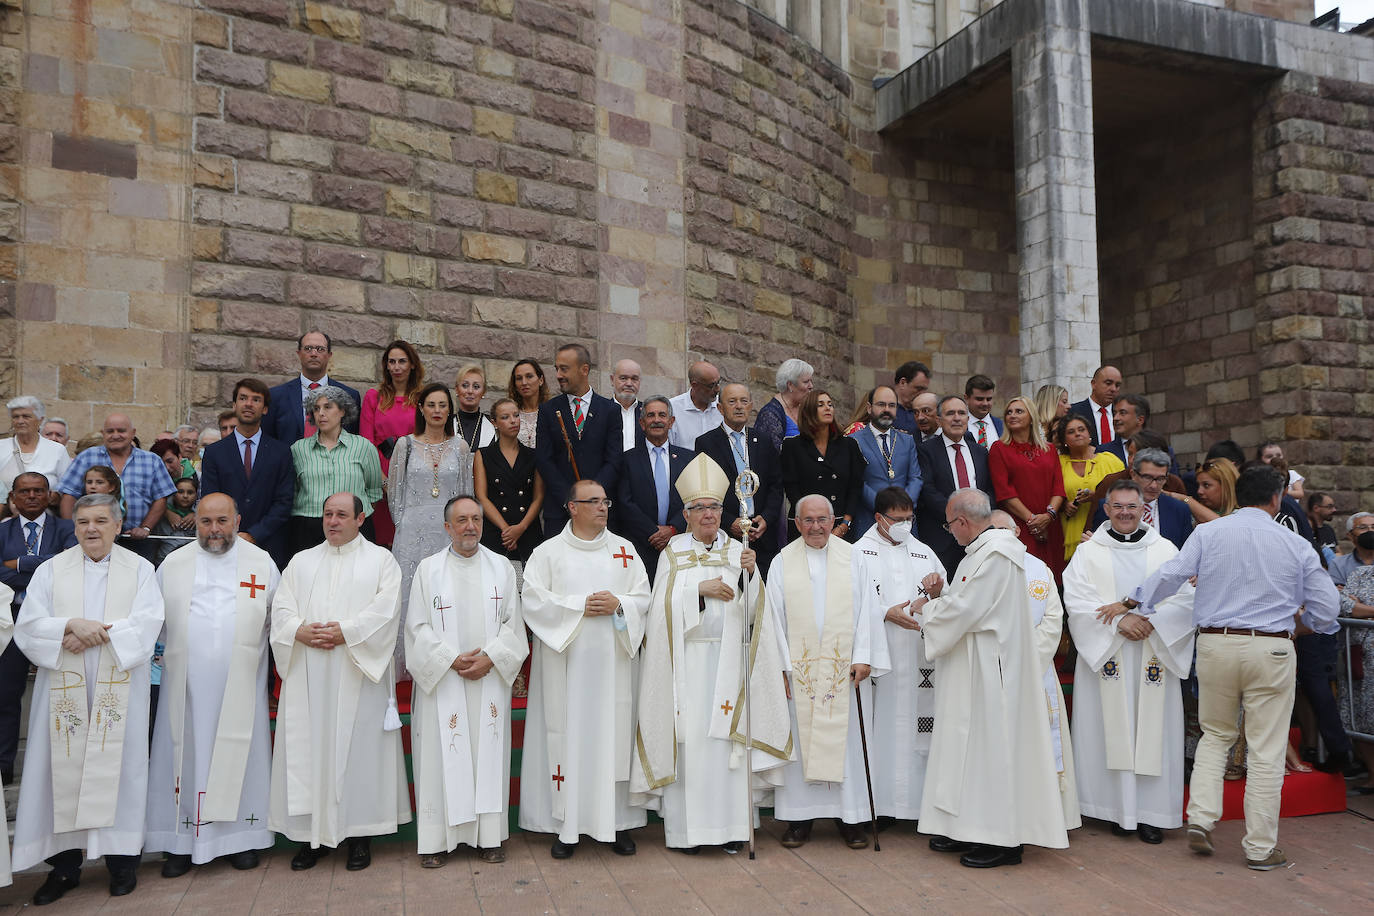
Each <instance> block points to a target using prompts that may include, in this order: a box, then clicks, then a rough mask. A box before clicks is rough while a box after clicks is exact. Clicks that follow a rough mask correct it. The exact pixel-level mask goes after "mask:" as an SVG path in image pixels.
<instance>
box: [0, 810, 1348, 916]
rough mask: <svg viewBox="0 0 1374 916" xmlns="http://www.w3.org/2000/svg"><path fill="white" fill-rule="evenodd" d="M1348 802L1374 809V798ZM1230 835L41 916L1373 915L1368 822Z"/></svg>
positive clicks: (404, 874)
mask: <svg viewBox="0 0 1374 916" xmlns="http://www.w3.org/2000/svg"><path fill="white" fill-rule="evenodd" d="M1352 805H1353V806H1355V807H1358V808H1360V809H1362V810H1364V811H1365V812H1366V814H1370V815H1374V799H1359V800H1353V801H1352ZM1241 832H1242V828H1241V825H1240V824H1239V823H1236V822H1226V823H1223V824H1222V825H1220V827H1219V828H1218V830H1217V832H1216V839H1217V841H1218V854H1217V855H1216V856H1214V857H1212V858H1210V859H1205V858H1200V857H1197V856H1194V855H1192V854H1191V853H1189V852H1188V851H1187V847H1186V845H1185V842H1184V840H1183V836H1182V831H1178V830H1176V831H1169V832H1168V833H1167V835H1166V840H1165V843H1164V845H1163V846H1159V847H1155V846H1146V845H1145V844H1143V843H1141V842H1139V841H1138V840H1136V839H1134V838H1119V837H1114V836H1112V835H1111V833H1110V832H1109V831H1108V830H1107V828H1106V825H1104V824H1102V823H1100V822H1097V821H1090V822H1088V825H1087V826H1085V827H1083V828H1082V829H1080V830H1077V831H1074V832H1073V833H1072V834H1071V835H1070V841H1071V843H1072V845H1071V847H1070V848H1069V849H1067V850H1060V851H1050V850H1041V849H1032V850H1029V851H1028V852H1027V855H1026V859H1025V862H1024V864H1022V865H1020V866H1016V867H1011V868H1000V869H995V870H992V871H981V872H980V871H973V870H971V869H967V868H963V867H961V866H960V865H959V864H958V861H957V859H956V858H955V857H953V856H944V855H937V854H936V853H932V852H930V851H929V850H928V849H927V848H926V845H925V839H924V838H921V839H917V838H916V837H915V836H914V835H913V834H912V832H911V828H910V825H909V824H898V825H897V826H895V827H893V828H892V829H891V830H888V831H885V832H884V833H883V834H882V837H881V839H882V846H883V848H882V851H881V852H874V851H873V850H872V849H868V850H862V851H852V850H849V849H847V848H845V847H844V846H843V845H842V844H841V843H840V842H839V839H838V837H837V835H836V833H835V831H834V828H833V827H832V826H830V825H828V824H817V829H816V832H815V835H814V838H813V839H812V841H811V843H809V844H808V845H807V846H805V847H803V848H801V849H799V850H795V851H794V850H786V849H783V848H782V847H781V846H779V845H778V844H777V837H778V836H779V835H780V834H781V829H780V827H779V825H778V824H777V823H776V822H773V821H771V820H769V821H765V828H764V831H763V832H762V833H760V834H759V840H760V843H759V848H758V858H757V859H756V860H755V861H753V862H750V861H749V859H748V856H747V855H745V854H741V855H737V856H726V855H725V854H724V853H722V852H720V851H719V850H707V851H705V852H703V853H702V854H701V855H699V856H696V857H689V856H684V855H681V854H679V853H676V852H671V851H669V850H666V849H664V847H663V845H662V831H661V829H660V828H658V827H649V828H646V829H645V830H642V831H639V854H638V855H636V856H634V857H632V858H621V857H618V856H616V855H614V854H612V853H611V851H610V849H609V848H608V847H605V846H601V845H600V844H596V843H591V842H588V841H584V842H583V844H582V846H581V847H580V848H579V850H578V853H577V855H576V856H574V857H573V859H571V860H570V861H567V862H555V861H553V860H552V859H551V858H550V857H549V853H548V850H549V843H550V838H549V837H545V836H539V835H532V834H516V835H515V836H514V837H512V839H511V841H510V842H509V843H508V845H507V849H508V851H509V859H508V860H507V861H506V862H505V863H504V864H503V865H485V864H483V863H481V862H478V861H477V860H476V859H475V858H474V857H472V856H471V855H470V854H467V853H466V852H465V851H460V852H459V854H457V855H456V856H455V857H452V858H451V859H450V860H449V864H448V865H447V866H446V867H445V868H442V869H437V870H432V871H431V870H423V869H421V868H420V867H419V859H418V857H417V856H416V855H415V854H414V850H413V848H412V847H411V846H410V845H409V844H401V843H395V842H393V843H385V844H383V843H378V844H376V845H375V846H374V847H373V853H374V855H373V865H372V867H371V868H370V869H368V870H366V871H363V872H348V871H345V870H344V867H343V857H342V855H339V854H335V855H332V856H330V857H328V858H325V859H323V860H322V861H321V862H320V864H319V865H317V866H316V867H315V868H314V869H313V870H312V871H309V872H292V871H291V870H290V868H289V859H290V855H291V853H290V851H289V850H278V851H276V852H274V853H271V854H269V855H267V856H265V857H264V860H263V864H262V865H261V866H260V867H259V868H258V869H257V870H255V871H250V872H236V871H234V870H232V869H231V868H229V866H228V865H225V864H222V863H215V864H212V865H209V866H206V867H204V868H197V869H195V870H193V871H192V873H191V874H190V875H188V876H186V877H184V878H178V879H173V880H166V879H164V878H162V877H161V875H160V874H159V872H158V865H157V863H156V862H154V861H152V858H153V857H149V861H147V862H145V863H144V865H143V867H142V869H141V870H140V872H139V880H140V884H139V887H138V890H136V891H135V892H134V893H133V894H132V895H130V896H128V897H124V898H121V899H119V900H112V899H111V898H110V897H109V896H108V895H107V882H106V876H105V872H104V867H103V866H101V865H99V864H98V863H95V864H94V867H91V866H88V867H87V869H86V872H85V881H84V883H83V884H82V886H81V887H80V888H78V889H77V890H75V891H73V892H72V893H70V894H68V895H67V896H66V897H65V898H63V899H62V901H60V902H59V903H57V904H55V905H54V906H53V907H52V908H51V909H50V910H48V911H47V912H50V913H53V914H64V916H65V914H69V913H70V914H85V913H95V912H100V913H136V914H141V916H151V914H163V913H192V914H196V916H202V914H220V913H224V914H230V913H235V914H237V913H253V914H257V913H292V914H297V913H300V914H304V913H330V914H345V913H366V914H383V913H453V912H468V911H470V908H471V907H476V910H477V911H478V912H481V913H595V914H607V913H645V912H647V913H653V914H656V916H661V914H664V913H748V914H750V916H753V914H764V913H805V912H811V913H826V914H831V913H860V912H869V913H901V914H909V913H913V912H923V913H926V912H928V913H970V912H989V911H998V912H1016V913H1053V914H1073V913H1141V912H1146V911H1147V910H1149V911H1157V912H1162V913H1178V914H1185V913H1186V914H1205V913H1219V914H1220V913H1226V914H1231V913H1234V912H1236V911H1237V910H1241V911H1243V912H1247V913H1258V912H1266V913H1368V912H1370V908H1371V901H1374V822H1371V820H1370V819H1369V817H1368V816H1362V815H1361V814H1359V813H1356V812H1354V811H1352V812H1350V813H1346V814H1328V815H1321V816H1317V817H1306V818H1292V819H1288V820H1285V821H1283V823H1282V825H1281V827H1280V835H1279V843H1280V845H1281V846H1282V847H1283V848H1284V849H1285V850H1286V851H1287V852H1288V856H1289V859H1290V861H1291V862H1292V863H1293V865H1292V867H1291V868H1288V869H1284V870H1280V871H1274V872H1268V873H1260V872H1252V871H1249V870H1248V869H1246V868H1245V865H1244V857H1243V855H1242V853H1241V850H1240V835H1241ZM41 880H42V876H41V875H40V874H37V873H32V874H25V875H20V876H18V877H17V878H16V879H15V884H14V886H13V887H11V888H5V889H2V890H0V916H3V914H9V913H13V912H17V911H18V909H19V908H20V906H21V905H23V904H24V903H26V902H27V900H28V898H29V897H30V895H32V893H33V891H34V889H35V888H37V886H38V885H39V883H41Z"/></svg>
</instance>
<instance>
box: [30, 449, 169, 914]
mask: <svg viewBox="0 0 1374 916" xmlns="http://www.w3.org/2000/svg"><path fill="white" fill-rule="evenodd" d="M154 460H156V459H154ZM158 465H159V466H161V462H158ZM164 473H165V469H164ZM73 515H74V517H75V520H76V536H77V546H76V547H71V548H68V549H67V550H64V551H63V552H62V553H60V554H58V555H57V556H55V557H53V558H52V559H51V560H49V561H48V562H46V563H44V564H43V565H42V566H40V567H38V569H37V571H36V572H34V574H33V579H32V580H31V581H30V582H29V588H28V594H27V596H26V598H25V600H24V606H23V609H22V610H21V611H20V614H19V620H18V621H17V622H16V623H15V628H14V639H15V642H16V643H17V644H18V646H19V648H20V650H21V651H22V652H23V653H24V655H25V656H27V657H28V659H29V661H31V662H33V663H34V665H36V666H37V667H38V679H37V681H36V682H35V684H34V694H33V702H32V705H31V708H30V714H29V731H28V735H29V740H28V744H27V746H26V749H25V753H24V778H23V779H22V780H21V781H20V786H19V813H18V816H17V817H16V818H15V834H14V868H15V870H16V871H18V870H21V869H25V868H31V867H32V866H34V865H37V864H38V862H39V861H42V860H44V859H46V860H47V862H48V864H49V865H51V866H52V871H51V872H49V873H48V877H47V880H46V881H44V882H43V885H42V886H41V887H40V888H39V889H38V891H37V893H35V894H34V895H33V902H34V904H35V905H37V906H42V905H44V904H48V903H52V902H54V901H55V900H57V899H58V898H60V897H61V896H62V895H63V894H65V893H66V892H67V891H69V890H71V889H72V888H74V887H76V886H77V884H79V883H80V881H81V863H82V860H83V858H85V856H84V854H83V851H84V852H85V853H89V854H91V855H92V856H95V855H102V854H103V855H104V856H105V865H106V867H107V868H108V869H109V872H110V895H111V896H114V897H119V896H123V895H125V894H128V893H130V892H132V891H133V889H134V887H135V885H136V884H137V883H138V878H137V874H136V872H135V869H136V868H137V866H138V856H139V853H140V851H141V850H142V848H143V830H144V818H145V815H146V813H147V812H146V803H147V787H148V745H147V743H146V736H147V734H148V700H149V682H150V678H151V672H150V670H149V662H150V661H151V659H152V656H153V646H154V644H155V643H156V642H157V637H158V632H159V631H160V630H161V629H162V614H163V611H162V596H161V594H160V593H159V592H158V588H157V579H156V577H155V575H154V573H153V567H152V564H151V563H149V562H148V561H147V560H144V559H142V558H140V557H138V556H137V555H135V554H133V553H132V552H130V551H128V550H125V549H124V548H122V547H117V546H115V538H116V537H117V536H118V535H119V530H120V526H121V523H122V522H123V518H122V517H121V515H120V511H119V500H118V499H116V498H115V497H114V496H111V495H109V494H103V493H102V494H92V495H90V496H83V497H81V498H80V499H78V500H76V504H75V506H74V507H73Z"/></svg>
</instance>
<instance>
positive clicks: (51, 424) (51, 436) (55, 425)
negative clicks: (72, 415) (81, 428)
mask: <svg viewBox="0 0 1374 916" xmlns="http://www.w3.org/2000/svg"><path fill="white" fill-rule="evenodd" d="M41 435H42V436H43V438H44V439H47V440H48V441H50V442H56V443H57V444H58V445H60V446H62V447H63V448H64V449H65V448H66V447H67V440H68V439H70V438H71V428H70V426H69V425H68V424H67V421H66V420H64V419H63V418H62V417H48V418H47V419H46V420H44V421H43V431H42V433H41Z"/></svg>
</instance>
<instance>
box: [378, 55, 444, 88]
mask: <svg viewBox="0 0 1374 916" xmlns="http://www.w3.org/2000/svg"><path fill="white" fill-rule="evenodd" d="M386 81H387V82H388V83H391V84H392V85H393V86H401V87H404V88H406V89H416V90H419V91H420V92H428V93H430V94H431V95H437V96H442V97H443V98H452V97H453V94H454V85H455V83H454V76H453V71H452V70H451V69H449V68H447V67H441V66H436V65H435V64H430V63H425V62H424V61H418V60H406V59H404V58H394V57H393V58H391V59H390V60H388V61H387V72H386Z"/></svg>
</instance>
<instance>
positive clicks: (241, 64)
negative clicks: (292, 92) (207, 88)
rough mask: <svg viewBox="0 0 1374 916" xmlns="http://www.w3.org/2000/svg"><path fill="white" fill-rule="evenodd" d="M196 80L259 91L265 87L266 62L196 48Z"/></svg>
mask: <svg viewBox="0 0 1374 916" xmlns="http://www.w3.org/2000/svg"><path fill="white" fill-rule="evenodd" d="M196 79H198V80H207V81H209V82H212V83H225V84H227V85H230V86H242V87H245V88H248V89H261V88H262V87H263V86H265V85H267V62H266V61H264V60H262V59H260V58H256V57H247V56H245V55H243V54H230V53H229V52H228V51H220V50H217V49H215V48H197V49H196Z"/></svg>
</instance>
